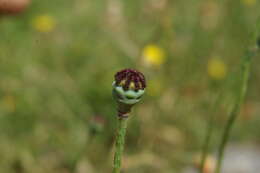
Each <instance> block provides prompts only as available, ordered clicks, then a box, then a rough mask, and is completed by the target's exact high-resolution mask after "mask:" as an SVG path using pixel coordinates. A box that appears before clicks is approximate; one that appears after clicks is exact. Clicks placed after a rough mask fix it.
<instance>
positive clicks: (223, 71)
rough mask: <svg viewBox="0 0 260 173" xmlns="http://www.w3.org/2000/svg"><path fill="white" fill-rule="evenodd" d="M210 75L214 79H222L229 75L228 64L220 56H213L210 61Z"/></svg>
mask: <svg viewBox="0 0 260 173" xmlns="http://www.w3.org/2000/svg"><path fill="white" fill-rule="evenodd" d="M208 75H209V77H211V78H212V79H214V80H222V79H224V78H225V77H226V75H227V66H226V64H225V63H224V62H223V61H222V60H221V59H219V58H211V59H210V60H209V62H208Z"/></svg>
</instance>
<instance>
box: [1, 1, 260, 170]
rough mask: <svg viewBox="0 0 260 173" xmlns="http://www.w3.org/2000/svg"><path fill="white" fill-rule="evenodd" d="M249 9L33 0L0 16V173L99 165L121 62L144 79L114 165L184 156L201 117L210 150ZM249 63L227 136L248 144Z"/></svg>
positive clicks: (191, 152)
mask: <svg viewBox="0 0 260 173" xmlns="http://www.w3.org/2000/svg"><path fill="white" fill-rule="evenodd" d="M259 8H260V3H259V2H258V1H256V0H241V1H233V0H228V1H224V0H220V1H216V0H204V1H202V0H201V1H198V0H190V1H182V0H131V1H120V0H108V1H101V0H96V1H93V0H75V1H69V0H55V1H47V0H34V1H33V2H32V4H31V5H30V6H29V8H28V9H27V10H26V11H25V12H24V13H21V14H20V15H17V16H1V17H0V156H1V158H0V172H4V173H21V172H24V173H46V172H48V173H72V172H75V173H86V172H88V173H96V172H110V171H111V167H112V166H111V165H112V155H113V142H114V135H115V129H116V122H117V121H116V120H117V119H116V108H115V103H114V101H113V99H112V96H111V89H112V86H111V85H112V81H113V75H114V73H115V72H116V71H118V70H120V69H122V68H126V67H130V68H137V69H138V70H140V71H142V72H143V73H144V74H145V75H146V77H147V83H148V88H147V92H146V96H144V99H143V100H142V102H141V103H140V104H138V105H137V106H136V107H135V108H134V111H133V113H132V115H131V120H130V121H129V122H130V124H129V128H128V132H127V139H126V152H125V157H124V162H123V168H124V172H126V173H137V172H138V173H151V172H160V173H171V172H180V171H181V170H182V169H183V168H185V167H186V166H191V165H196V164H194V157H195V156H197V155H198V153H199V152H200V151H201V147H202V141H203V139H204V136H205V129H206V123H207V121H208V117H209V116H210V115H211V114H214V116H215V117H216V118H215V128H214V129H215V130H214V137H213V140H212V143H211V152H212V153H214V151H215V149H216V147H217V146H218V144H219V139H220V134H221V132H222V129H223V126H224V123H225V122H226V120H227V113H228V112H229V111H230V107H231V106H232V104H233V102H234V91H235V90H236V89H237V88H238V87H237V83H238V81H239V77H240V76H239V73H238V71H239V68H240V57H241V56H243V54H244V52H245V50H246V48H247V46H248V41H249V40H250V32H251V31H253V30H254V28H255V23H256V21H257V18H258V17H259V16H260V11H259ZM258 57H259V56H258ZM253 62H254V63H253V67H252V69H253V70H252V76H251V79H250V81H249V93H248V97H247V99H246V103H245V104H244V105H243V108H242V113H241V115H240V117H239V119H238V123H237V124H236V127H235V128H234V130H233V134H232V142H233V143H244V142H248V143H257V142H258V143H259V142H260V141H259V139H260V133H259V128H258V127H259V125H260V117H259V116H257V115H259V113H260V110H259V103H260V102H259V101H260V100H259V98H260V93H259V86H260V85H259V84H260V83H259V82H260V80H259V78H260V68H259V67H258V65H259V63H260V60H259V58H256V59H254V60H253ZM217 98H220V99H221V100H220V101H217ZM216 102H217V103H218V104H215V103H216ZM214 106H216V108H215V107H214ZM215 110H217V111H215Z"/></svg>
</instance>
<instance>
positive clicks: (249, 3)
mask: <svg viewBox="0 0 260 173" xmlns="http://www.w3.org/2000/svg"><path fill="white" fill-rule="evenodd" d="M241 1H242V3H243V4H244V5H246V6H253V5H255V4H256V0H241Z"/></svg>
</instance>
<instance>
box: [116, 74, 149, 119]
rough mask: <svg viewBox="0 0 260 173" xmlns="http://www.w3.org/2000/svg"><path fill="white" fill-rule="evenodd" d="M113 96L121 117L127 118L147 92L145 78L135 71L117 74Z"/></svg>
mask: <svg viewBox="0 0 260 173" xmlns="http://www.w3.org/2000/svg"><path fill="white" fill-rule="evenodd" d="M112 85H113V96H114V98H115V99H116V101H117V103H118V112H119V116H122V117H123V116H127V114H128V113H129V112H130V111H131V108H132V106H133V105H134V104H136V103H137V102H139V101H140V99H141V97H142V95H143V94H144V92H145V87H146V82H145V77H144V75H143V74H142V73H141V72H138V71H137V70H134V69H124V70H121V71H119V72H117V73H116V74H115V81H114V82H113V84H112Z"/></svg>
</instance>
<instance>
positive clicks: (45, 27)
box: [32, 15, 56, 33]
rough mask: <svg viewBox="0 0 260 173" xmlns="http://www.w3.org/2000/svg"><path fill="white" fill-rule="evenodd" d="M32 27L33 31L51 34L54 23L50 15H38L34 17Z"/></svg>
mask: <svg viewBox="0 0 260 173" xmlns="http://www.w3.org/2000/svg"><path fill="white" fill-rule="evenodd" d="M32 25H33V27H34V29H35V30H37V31H39V32H46V33H47V32H51V31H53V29H54V28H55V25H56V22H55V19H54V18H53V17H52V16H50V15H40V16H36V17H35V18H34V19H33V21H32Z"/></svg>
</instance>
